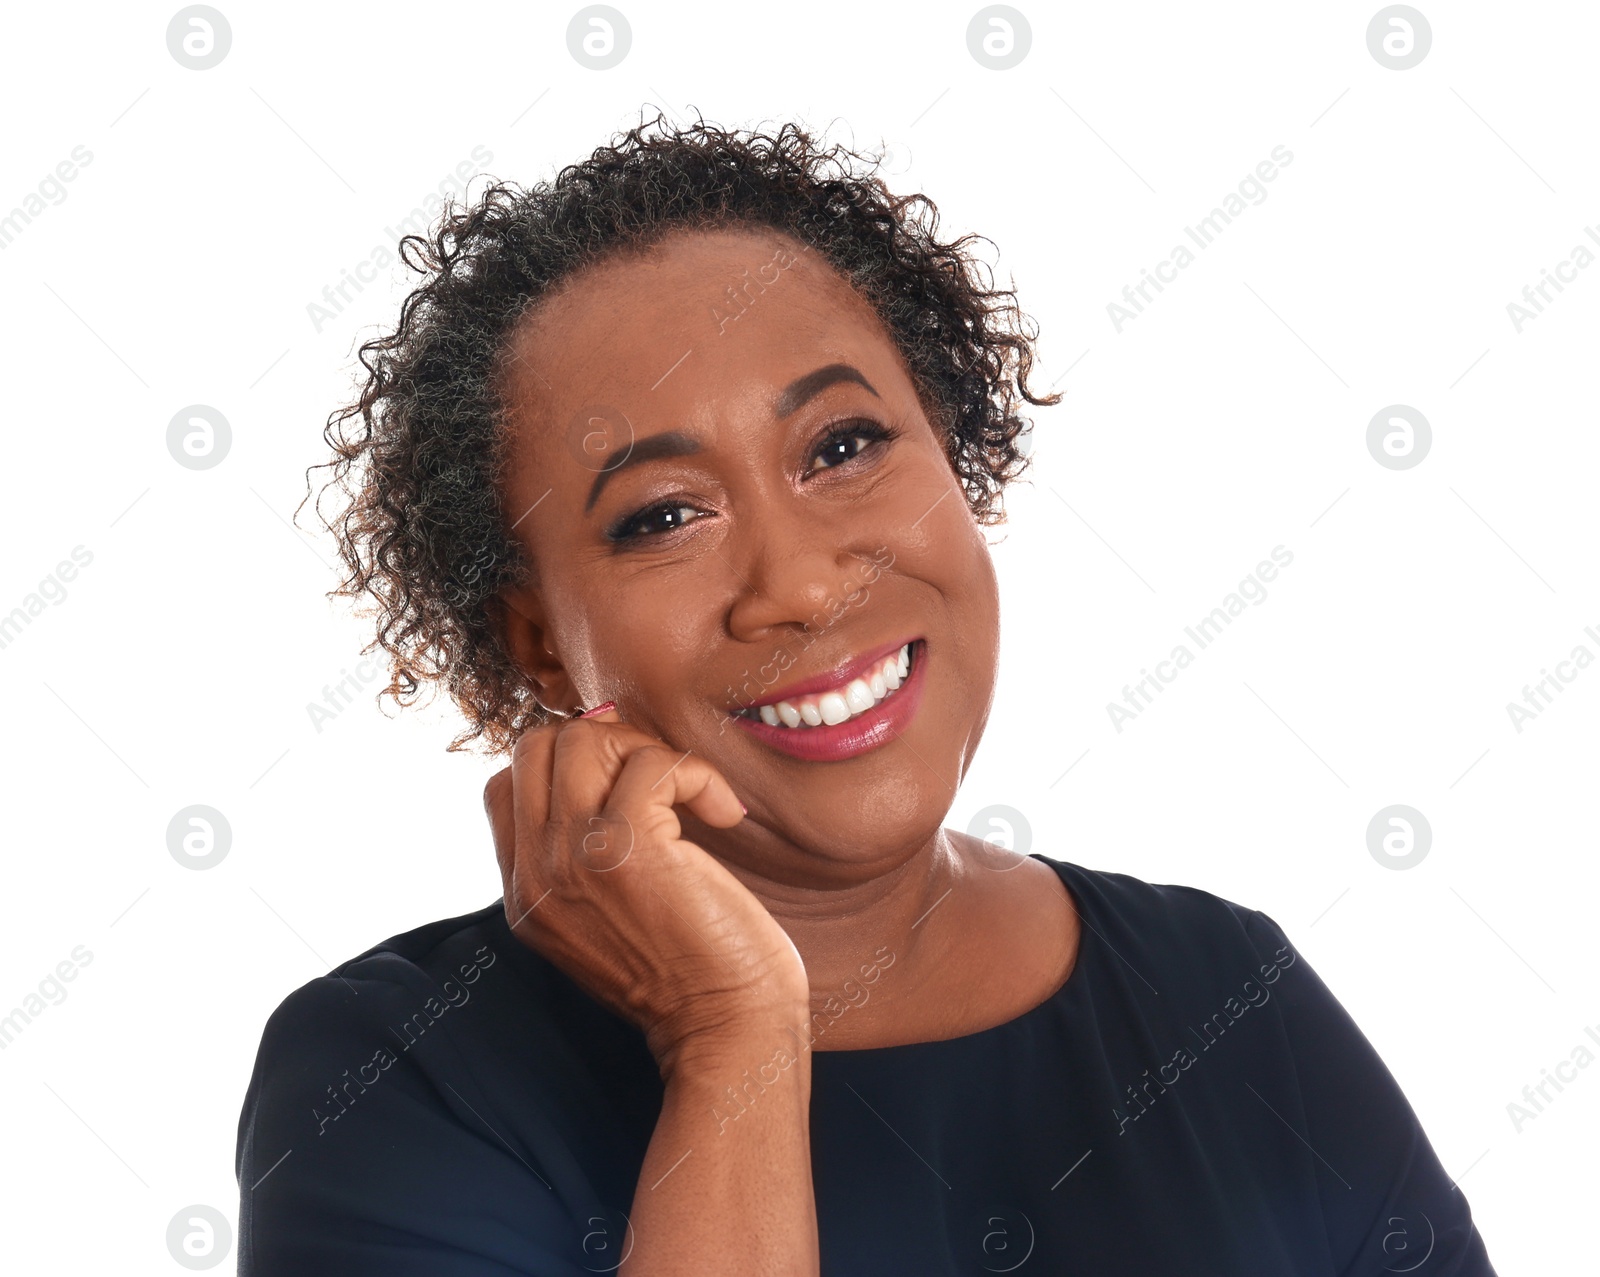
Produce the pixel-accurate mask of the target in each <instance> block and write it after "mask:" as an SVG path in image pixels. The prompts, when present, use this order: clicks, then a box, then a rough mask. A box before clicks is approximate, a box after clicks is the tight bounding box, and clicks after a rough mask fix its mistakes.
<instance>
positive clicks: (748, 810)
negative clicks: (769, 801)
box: [735, 800, 750, 816]
mask: <svg viewBox="0 0 1600 1277" xmlns="http://www.w3.org/2000/svg"><path fill="white" fill-rule="evenodd" d="M735 801H737V800H735ZM739 810H740V811H742V812H743V813H744V814H745V815H746V816H748V815H749V814H750V809H749V808H748V807H746V806H745V805H744V804H743V803H739Z"/></svg>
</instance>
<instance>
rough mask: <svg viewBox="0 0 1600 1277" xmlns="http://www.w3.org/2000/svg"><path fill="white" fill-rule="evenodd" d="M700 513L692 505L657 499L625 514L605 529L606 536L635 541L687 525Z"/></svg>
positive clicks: (618, 539)
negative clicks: (648, 504)
mask: <svg viewBox="0 0 1600 1277" xmlns="http://www.w3.org/2000/svg"><path fill="white" fill-rule="evenodd" d="M702 515H703V511H701V510H699V509H697V508H696V507H695V506H692V505H684V504H683V503H681V502H677V501H658V502H657V503H656V504H655V505H652V506H646V507H645V508H644V509H643V510H636V511H635V512H634V513H632V514H630V515H625V516H624V517H623V518H621V519H620V520H618V521H617V522H616V523H614V524H612V525H611V526H610V527H609V528H607V529H606V536H607V537H608V538H610V539H611V540H612V541H636V540H639V539H640V538H642V537H651V536H661V535H662V534H663V533H667V532H676V531H677V530H678V529H679V528H682V527H686V526H688V525H689V524H690V523H692V522H694V520H695V519H698V518H700V517H702Z"/></svg>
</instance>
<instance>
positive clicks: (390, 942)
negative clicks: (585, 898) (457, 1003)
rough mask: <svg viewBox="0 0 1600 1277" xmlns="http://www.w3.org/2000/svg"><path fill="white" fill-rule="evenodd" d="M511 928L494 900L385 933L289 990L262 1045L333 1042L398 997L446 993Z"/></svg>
mask: <svg viewBox="0 0 1600 1277" xmlns="http://www.w3.org/2000/svg"><path fill="white" fill-rule="evenodd" d="M497 924H498V925H497ZM509 934H510V933H509V931H508V930H507V929H506V927H505V917H504V911H503V909H502V907H501V904H500V902H499V901H496V902H495V903H494V904H492V905H488V906H485V907H484V908H482V909H478V910H474V911H473V912H471V913H467V914H462V915H460V916H458V917H454V918H441V919H438V920H437V921H434V922H429V923H426V924H424V925H422V926H420V927H414V928H412V929H411V930H409V931H403V932H400V933H399V934H397V935H393V936H390V937H389V938H388V939H386V940H383V941H380V942H379V943H378V944H375V945H372V946H371V947H369V948H367V949H365V950H363V951H362V952H361V953H359V954H357V955H356V956H355V957H353V958H349V959H346V960H345V961H344V962H341V963H339V964H338V965H337V966H335V967H334V968H333V969H332V970H331V971H329V972H328V973H327V974H326V975H321V976H317V977H315V978H313V979H311V980H308V981H306V982H305V983H304V984H302V985H300V986H299V987H298V988H296V989H294V990H292V991H291V992H290V993H289V994H287V995H286V996H285V997H284V998H283V1000H282V1001H281V1002H280V1003H279V1004H278V1006H277V1008H276V1009H275V1010H274V1011H273V1012H272V1014H271V1015H270V1016H269V1017H268V1019H267V1023H266V1028H265V1030H264V1032H263V1034H262V1050H263V1052H265V1051H266V1050H267V1049H268V1047H269V1046H273V1045H279V1044H286V1045H289V1044H292V1045H293V1046H295V1047H297V1048H303V1047H305V1046H306V1045H309V1044H310V1043H311V1042H314V1041H323V1042H328V1043H332V1042H336V1041H337V1040H338V1039H339V1037H341V1036H342V1032H341V1030H343V1029H346V1028H348V1027H350V1026H351V1025H352V1024H359V1023H361V1022H371V1021H373V1020H374V1019H381V1018H383V1016H384V1014H385V1013H386V1012H387V1011H388V1010H390V1009H391V1008H392V1006H393V1005H394V1004H395V1003H396V1002H408V1001H415V1000H417V999H418V998H424V999H425V998H427V997H430V996H446V997H447V996H449V995H451V994H452V993H453V992H454V990H455V989H456V988H458V987H459V986H461V985H464V984H469V983H476V982H477V980H478V979H479V977H480V976H481V975H482V973H483V971H484V970H486V969H487V968H488V967H490V966H493V965H494V964H495V962H497V961H499V960H500V957H501V955H502V954H503V953H504V952H505V948H506V946H505V945H504V943H502V936H504V937H507V938H508V937H509ZM457 996H459V995H457ZM286 1039H287V1040H288V1041H287V1042H286V1041H285V1040H286Z"/></svg>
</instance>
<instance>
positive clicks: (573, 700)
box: [488, 586, 583, 715]
mask: <svg viewBox="0 0 1600 1277" xmlns="http://www.w3.org/2000/svg"><path fill="white" fill-rule="evenodd" d="M488 606H489V609H490V624H491V625H493V626H494V627H495V629H496V630H497V631H498V632H499V635H500V640H501V642H503V643H504V644H505V647H506V651H507V652H509V653H510V655H511V659H512V660H513V661H515V662H516V663H517V665H518V667H519V668H520V669H521V670H522V671H523V673H525V674H526V675H527V676H528V680H529V681H530V682H531V683H532V684H533V686H534V688H535V693H534V698H535V699H536V700H537V701H538V702H539V704H540V706H541V707H542V708H544V709H545V710H547V711H549V712H551V713H553V714H558V715H560V714H571V713H575V712H576V711H577V710H580V709H582V708H583V702H582V700H581V699H580V698H579V696H578V694H577V692H576V691H575V690H574V689H573V686H572V682H571V680H570V679H569V678H568V677H567V667H566V666H565V665H564V664H563V663H562V660H561V656H560V654H559V653H558V652H557V651H556V650H555V643H554V639H553V638H552V637H551V634H550V625H549V620H548V616H547V614H546V612H545V608H544V600H543V599H541V598H540V597H539V593H538V591H537V590H533V589H529V588H526V587H520V586H519V587H507V588H506V589H503V590H501V591H500V592H499V593H498V594H495V595H492V596H491V597H490V598H489V600H488Z"/></svg>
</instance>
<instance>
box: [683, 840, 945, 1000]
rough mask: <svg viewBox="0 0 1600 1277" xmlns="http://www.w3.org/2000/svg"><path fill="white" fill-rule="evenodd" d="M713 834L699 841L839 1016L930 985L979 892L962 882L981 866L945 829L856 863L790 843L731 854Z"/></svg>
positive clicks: (901, 997) (818, 997)
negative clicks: (787, 944) (773, 851)
mask: <svg viewBox="0 0 1600 1277" xmlns="http://www.w3.org/2000/svg"><path fill="white" fill-rule="evenodd" d="M697 832H698V831H697ZM705 832H706V833H707V834H710V835H712V837H711V839H710V840H709V845H708V844H707V843H701V845H702V846H706V847H707V850H709V851H711V852H712V853H713V854H714V855H716V856H717V858H718V860H719V861H721V862H722V864H723V865H725V866H726V867H727V869H728V871H729V872H730V873H732V874H733V875H734V876H735V877H736V878H738V879H739V881H740V882H742V883H743V884H744V885H745V886H746V887H747V888H748V889H749V890H750V892H751V894H752V895H754V896H755V897H756V899H758V900H759V901H760V902H761V903H762V905H763V906H764V907H765V908H766V910H767V912H768V913H770V914H771V915H772V916H773V918H774V919H775V920H776V921H777V923H778V925H779V926H781V927H782V928H783V929H784V931H785V932H787V933H788V935H789V938H790V940H792V941H793V942H794V946H795V949H796V950H798V952H799V954H800V958H801V961H802V962H803V963H804V964H805V968H806V975H807V978H808V980H809V982H810V985H811V1000H812V1006H813V1010H814V1011H819V1012H820V1011H822V1010H823V1009H824V1008H825V1007H831V1009H832V1014H833V1016H834V1018H837V1017H838V1015H839V1014H841V1013H842V1011H843V1010H844V1009H846V1008H850V1007H857V1006H860V1005H864V1003H865V1001H866V1000H867V999H868V998H870V999H871V1000H872V1001H873V1002H874V1004H875V1005H876V1006H877V1007H879V1008H881V1009H883V1010H885V1011H886V1010H887V1009H888V1008H890V1007H892V1006H894V1005H896V1004H904V1003H905V1002H906V1001H907V1000H908V999H909V997H910V996H911V994H912V992H913V991H914V990H916V989H918V988H921V987H925V986H926V984H927V982H928V978H929V975H930V973H931V972H932V970H933V968H934V967H935V966H937V964H938V962H939V960H940V958H941V957H942V956H944V954H945V953H946V952H947V940H948V937H949V936H950V934H951V926H952V924H953V922H954V920H955V917H956V915H958V914H960V913H963V912H964V908H963V906H965V905H967V904H968V903H969V901H967V900H966V899H965V897H966V896H969V895H971V893H970V892H963V891H961V890H959V887H960V885H961V884H962V883H963V881H966V880H967V879H968V876H969V875H970V874H971V873H972V872H973V866H971V865H970V864H969V863H967V858H966V856H965V855H964V854H963V852H962V850H961V847H960V844H959V843H958V842H957V841H956V840H955V839H952V837H951V836H950V835H949V834H948V833H947V832H946V831H945V830H943V829H939V830H937V831H936V832H935V833H934V834H933V835H932V836H931V837H930V838H928V839H927V840H926V841H925V842H923V843H922V844H920V845H919V846H916V847H914V848H912V849H911V850H910V851H909V852H907V851H905V850H903V849H902V850H898V851H896V852H893V853H890V854H887V855H885V856H884V857H882V858H877V859H873V860H870V861H848V862H846V861H839V860H823V859H821V858H819V857H818V855H817V854H816V853H815V852H810V851H807V850H805V849H803V848H800V847H795V846H793V845H792V844H788V843H786V842H784V843H781V844H780V848H781V851H780V853H779V854H777V855H763V856H760V857H753V856H751V855H749V853H748V849H746V850H745V854H743V855H736V856H732V855H730V856H725V855H724V854H723V848H722V847H721V846H719V845H718V844H719V843H720V842H721V841H722V839H719V838H718V837H717V835H718V834H719V833H721V832H722V831H717V830H709V829H708V830H706V831H705ZM686 833H687V831H686ZM690 836H691V837H692V835H690ZM767 836H768V837H770V834H769V835H767ZM763 850H765V848H764V849H763ZM783 852H787V853H788V854H782V853H783ZM891 968H892V970H891ZM863 1018H864V1017H861V1016H856V1017H855V1019H857V1020H860V1019H863Z"/></svg>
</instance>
